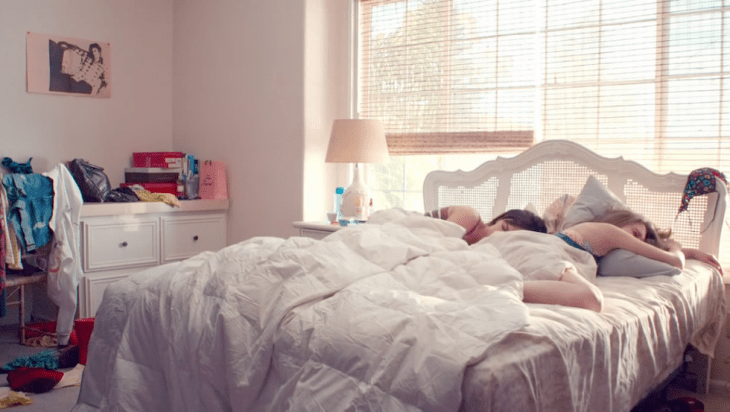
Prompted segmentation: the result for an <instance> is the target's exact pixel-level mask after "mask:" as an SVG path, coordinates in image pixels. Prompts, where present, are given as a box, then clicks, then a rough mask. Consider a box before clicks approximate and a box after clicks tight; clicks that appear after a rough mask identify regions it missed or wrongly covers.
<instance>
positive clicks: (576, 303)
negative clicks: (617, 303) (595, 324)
mask: <svg viewBox="0 0 730 412" xmlns="http://www.w3.org/2000/svg"><path fill="white" fill-rule="evenodd" d="M522 300H523V301H525V302H529V303H547V304H551V305H563V306H572V307H576V308H583V309H589V310H592V311H594V312H600V311H601V310H602V309H603V293H601V290H600V289H598V287H597V286H596V285H594V284H592V283H591V282H589V281H588V280H586V278H584V277H583V276H581V275H580V274H578V272H577V271H576V270H575V268H573V267H568V268H566V269H565V270H564V271H563V273H562V275H561V277H560V280H559V281H555V280H526V281H525V282H524V284H523V289H522Z"/></svg>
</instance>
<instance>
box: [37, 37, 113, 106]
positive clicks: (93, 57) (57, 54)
mask: <svg viewBox="0 0 730 412" xmlns="http://www.w3.org/2000/svg"><path fill="white" fill-rule="evenodd" d="M26 53H27V63H26V64H27V71H28V72H27V76H28V78H27V81H28V92H29V93H50V94H65V95H74V96H87V97H97V98H109V97H111V94H112V93H111V92H112V84H111V62H110V59H111V56H110V54H111V50H110V44H109V43H104V42H100V41H94V40H82V39H74V38H70V37H60V36H51V35H47V34H38V33H30V32H28V37H27V39H26Z"/></svg>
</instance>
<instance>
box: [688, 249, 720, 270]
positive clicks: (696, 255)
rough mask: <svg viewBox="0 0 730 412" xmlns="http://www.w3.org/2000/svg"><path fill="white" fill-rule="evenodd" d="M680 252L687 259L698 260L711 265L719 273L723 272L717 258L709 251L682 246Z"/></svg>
mask: <svg viewBox="0 0 730 412" xmlns="http://www.w3.org/2000/svg"><path fill="white" fill-rule="evenodd" d="M682 253H684V256H685V257H686V258H687V259H694V260H699V261H700V262H702V263H705V264H707V265H710V266H712V267H713V268H715V269H717V270H718V271H719V272H720V274H721V275H724V274H725V273H724V272H723V271H722V266H721V265H720V262H719V261H718V260H717V258H716V257H715V256H713V255H711V254H709V253H706V252H703V251H701V250H699V249H690V248H682Z"/></svg>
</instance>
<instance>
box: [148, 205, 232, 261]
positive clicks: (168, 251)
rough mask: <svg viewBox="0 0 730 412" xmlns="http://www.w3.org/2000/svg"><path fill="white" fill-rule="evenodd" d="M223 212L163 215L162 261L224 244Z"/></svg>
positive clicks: (216, 247) (184, 256)
mask: <svg viewBox="0 0 730 412" xmlns="http://www.w3.org/2000/svg"><path fill="white" fill-rule="evenodd" d="M225 233H226V218H225V215H223V214H219V215H205V216H202V215H201V216H189V217H163V218H162V262H163V263H168V262H172V261H176V260H182V259H187V258H189V257H191V256H195V255H197V254H198V253H200V252H205V251H208V250H210V251H217V250H220V249H222V248H224V247H225V246H226V238H225Z"/></svg>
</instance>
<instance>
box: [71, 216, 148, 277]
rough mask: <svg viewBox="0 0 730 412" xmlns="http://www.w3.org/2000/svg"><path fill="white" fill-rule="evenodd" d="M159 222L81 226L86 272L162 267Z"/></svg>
mask: <svg viewBox="0 0 730 412" xmlns="http://www.w3.org/2000/svg"><path fill="white" fill-rule="evenodd" d="M159 244H160V242H159V219H157V218H153V219H134V218H127V219H119V220H111V221H110V220H108V219H107V220H104V221H93V220H92V221H84V222H82V253H83V265H84V267H83V269H84V271H87V272H91V271H96V270H106V269H114V268H126V267H130V266H146V265H155V264H159V263H160V254H159V250H160V248H159Z"/></svg>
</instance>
